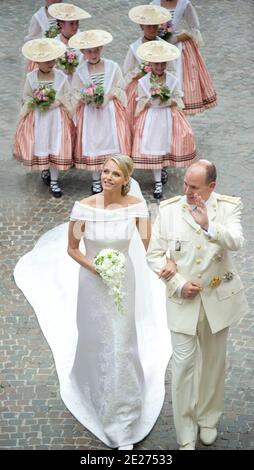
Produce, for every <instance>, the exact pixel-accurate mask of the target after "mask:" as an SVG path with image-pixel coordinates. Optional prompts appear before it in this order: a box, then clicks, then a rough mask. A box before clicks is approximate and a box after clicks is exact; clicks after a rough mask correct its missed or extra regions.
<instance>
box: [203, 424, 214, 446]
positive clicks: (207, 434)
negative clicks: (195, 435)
mask: <svg viewBox="0 0 254 470" xmlns="http://www.w3.org/2000/svg"><path fill="white" fill-rule="evenodd" d="M199 436H200V440H201V442H202V443H203V444H205V446H210V445H212V444H213V443H214V442H215V441H216V438H217V429H216V428H200V435H199Z"/></svg>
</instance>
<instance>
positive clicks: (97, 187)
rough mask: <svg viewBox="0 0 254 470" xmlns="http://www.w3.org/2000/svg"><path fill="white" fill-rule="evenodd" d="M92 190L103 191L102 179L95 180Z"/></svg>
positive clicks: (96, 192) (97, 192)
mask: <svg viewBox="0 0 254 470" xmlns="http://www.w3.org/2000/svg"><path fill="white" fill-rule="evenodd" d="M91 191H92V194H99V193H101V192H102V186H101V180H93V184H92V186H91Z"/></svg>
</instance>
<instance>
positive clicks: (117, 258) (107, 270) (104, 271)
mask: <svg viewBox="0 0 254 470" xmlns="http://www.w3.org/2000/svg"><path fill="white" fill-rule="evenodd" d="M93 265H94V267H95V269H96V271H97V272H98V273H99V274H100V276H101V277H102V279H103V281H104V282H105V284H106V285H107V286H108V288H109V293H110V295H112V297H113V300H114V303H115V305H116V307H117V310H118V311H119V312H121V313H124V307H123V298H124V295H125V294H124V292H123V291H122V281H123V277H124V273H125V256H124V255H123V253H121V252H120V251H118V250H113V249H111V248H105V249H104V250H101V251H100V252H99V253H98V254H97V255H96V256H95V257H94V259H93Z"/></svg>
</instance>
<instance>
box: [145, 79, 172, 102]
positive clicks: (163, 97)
mask: <svg viewBox="0 0 254 470" xmlns="http://www.w3.org/2000/svg"><path fill="white" fill-rule="evenodd" d="M151 85H152V86H151V88H150V93H151V98H152V99H156V98H159V99H160V101H161V102H162V103H165V102H166V101H168V100H169V99H170V97H171V91H170V89H169V88H168V87H167V86H166V85H163V84H162V83H159V82H158V79H157V78H156V77H153V78H151Z"/></svg>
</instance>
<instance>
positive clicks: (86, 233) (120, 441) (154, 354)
mask: <svg viewBox="0 0 254 470" xmlns="http://www.w3.org/2000/svg"><path fill="white" fill-rule="evenodd" d="M130 162H131V160H130V159H129V158H128V157H124V156H117V157H113V158H111V159H109V160H108V161H107V162H106V163H105V165H104V169H103V173H102V186H103V193H101V194H99V195H96V196H91V197H89V198H87V199H85V200H83V201H81V202H76V203H75V204H74V207H73V209H72V213H71V222H70V224H69V245H68V252H69V254H70V255H71V256H72V257H73V258H74V259H75V261H74V260H73V259H72V258H71V257H70V256H68V254H67V224H63V225H61V226H59V227H56V228H55V229H53V230H51V231H49V232H48V233H47V234H45V235H44V236H43V237H41V238H40V240H39V241H38V242H37V244H36V246H35V248H34V249H33V250H32V251H31V252H29V253H28V254H27V255H25V256H23V257H22V258H21V259H20V260H19V262H18V264H17V265H16V268H15V271H14V276H15V281H16V283H17V285H18V287H19V288H20V289H21V290H22V291H23V292H24V294H25V296H26V298H27V299H28V301H29V302H30V304H31V305H32V307H33V308H34V310H35V313H36V315H37V317H38V321H39V323H40V326H41V328H42V331H43V333H44V335H45V338H46V339H47V341H48V344H49V346H50V347H51V350H52V353H53V356H54V360H55V364H56V369H57V373H58V377H59V382H60V392H61V397H62V399H63V401H64V403H65V404H66V406H67V408H68V409H69V410H70V411H71V413H72V414H73V415H74V416H75V417H76V418H77V419H78V420H79V421H80V422H81V423H82V424H83V425H84V426H85V427H86V428H87V429H89V430H90V431H91V432H92V433H94V434H95V435H96V436H97V437H98V438H99V439H100V440H101V441H103V442H104V443H105V444H106V445H108V446H109V447H112V448H115V447H118V448H119V449H131V448H132V445H133V444H134V443H136V442H139V441H140V440H142V439H143V438H144V437H145V436H146V435H147V434H148V433H149V432H150V430H151V429H152V427H153V425H154V424H155V422H156V419H157V417H158V415H159V413H160V410H161V408H162V405H163V401H164V394H165V388H164V376H165V370H166V367H167V364H168V361H169V358H170V354H171V347H170V337H169V331H168V329H167V322H166V308H165V304H164V303H165V293H164V285H163V283H162V282H161V281H160V280H159V279H158V278H157V277H156V276H155V275H154V274H153V273H152V272H151V271H150V270H149V268H148V267H147V265H146V261H145V248H144V245H143V243H142V241H141V237H140V235H139V232H138V230H137V227H138V228H139V230H140V227H141V224H142V223H144V221H145V223H146V221H147V218H148V211H147V206H146V203H145V200H144V199H143V197H142V194H141V191H140V188H139V186H138V184H137V183H136V182H135V180H133V179H131V191H130V192H129V194H128V195H122V192H121V190H122V188H123V187H125V186H123V185H125V184H126V183H127V181H128V180H129V176H130V173H131V171H130V170H131V165H132V163H130ZM116 196H117V197H116ZM112 202H115V203H117V204H118V206H117V208H115V207H116V206H110V207H111V208H109V204H110V203H112ZM112 207H114V208H112ZM76 221H78V222H76ZM77 223H78V224H80V227H81V226H82V227H81V228H82V239H83V240H82V241H83V242H84V244H83V243H81V244H80V245H79V241H78V240H77V239H76V238H75V237H74V235H73V228H74V227H75V228H77V225H75V224H77ZM74 233H75V234H76V232H74ZM144 244H146V241H144ZM103 248H113V249H117V250H119V251H121V252H122V253H124V255H125V258H126V271H125V278H124V283H123V286H124V292H125V297H124V306H125V313H120V312H119V311H118V310H117V309H116V307H115V305H114V303H113V300H112V297H111V296H110V295H109V292H108V288H107V287H106V285H105V284H104V282H103V280H102V278H101V277H100V276H99V275H98V274H97V273H96V271H95V268H94V267H93V264H92V260H93V258H94V256H95V255H96V254H97V253H98V252H99V251H100V250H101V249H103ZM80 265H81V266H80Z"/></svg>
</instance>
